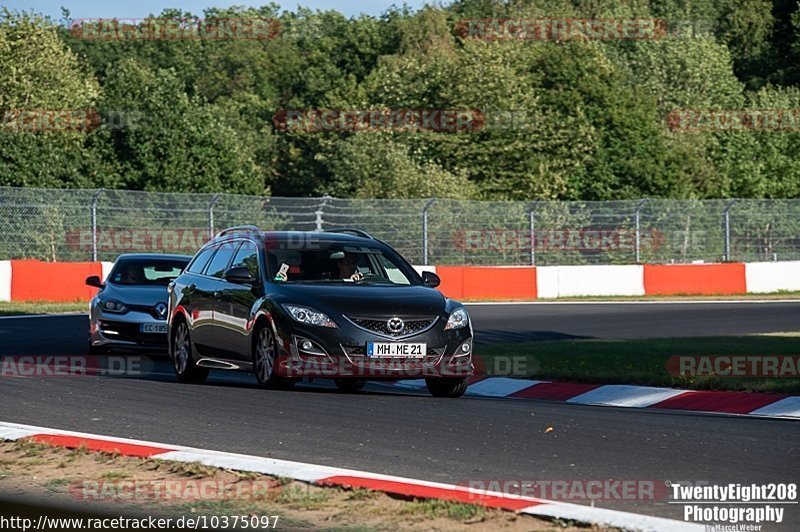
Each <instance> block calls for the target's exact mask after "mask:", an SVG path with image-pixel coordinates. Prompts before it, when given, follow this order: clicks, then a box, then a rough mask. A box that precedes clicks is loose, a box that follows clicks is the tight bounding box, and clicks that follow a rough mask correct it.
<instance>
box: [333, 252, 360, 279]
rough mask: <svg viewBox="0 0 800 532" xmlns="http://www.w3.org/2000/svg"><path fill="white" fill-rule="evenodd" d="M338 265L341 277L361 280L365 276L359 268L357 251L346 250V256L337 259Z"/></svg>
mask: <svg viewBox="0 0 800 532" xmlns="http://www.w3.org/2000/svg"><path fill="white" fill-rule="evenodd" d="M336 267H337V268H338V270H339V279H343V280H345V281H360V280H362V279H363V278H364V274H363V273H361V272H360V271H359V270H358V255H357V254H355V253H348V252H345V254H344V258H342V259H339V260H338V261H336Z"/></svg>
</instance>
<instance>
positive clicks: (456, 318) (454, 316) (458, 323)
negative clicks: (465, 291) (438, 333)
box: [444, 307, 469, 331]
mask: <svg viewBox="0 0 800 532" xmlns="http://www.w3.org/2000/svg"><path fill="white" fill-rule="evenodd" d="M467 325H469V315H468V314H467V310H466V309H465V308H464V307H459V308H457V309H455V310H454V311H453V312H452V313H450V317H449V318H447V325H445V326H444V330H445V331H447V330H450V329H463V328H464V327H466V326H467Z"/></svg>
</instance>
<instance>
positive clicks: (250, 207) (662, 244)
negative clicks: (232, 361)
mask: <svg viewBox="0 0 800 532" xmlns="http://www.w3.org/2000/svg"><path fill="white" fill-rule="evenodd" d="M242 224H254V225H258V226H260V227H262V228H264V229H272V230H299V231H314V230H320V229H330V228H334V227H353V228H359V229H363V230H365V231H368V232H370V233H371V234H373V235H374V236H375V237H377V238H380V239H382V240H385V241H387V242H388V243H390V244H391V245H393V246H394V247H395V248H397V249H398V250H399V251H400V252H401V253H402V254H403V255H405V256H406V257H407V258H408V259H409V260H410V261H411V262H413V263H416V264H426V263H427V264H486V265H528V264H536V265H550V264H630V263H637V262H642V263H644V262H647V263H687V262H693V261H706V262H719V261H781V260H800V200H705V201H700V200H661V199H658V200H657V199H648V200H633V201H609V202H550V201H548V202H486V201H460V200H445V199H420V200H356V199H338V198H330V197H324V198H276V197H259V196H240V195H233V194H184V193H158V192H137V191H122V190H61V189H31V188H10V187H0V259H9V258H36V259H41V260H47V261H89V260H113V259H114V258H115V257H116V256H117V255H119V254H121V253H127V252H155V253H162V252H171V253H185V254H193V253H194V251H196V250H197V249H198V248H199V247H200V246H201V245H202V244H203V242H205V241H206V240H207V239H208V238H209V236H210V235H213V234H214V233H215V232H216V231H219V230H220V229H222V228H224V227H229V226H233V225H242Z"/></svg>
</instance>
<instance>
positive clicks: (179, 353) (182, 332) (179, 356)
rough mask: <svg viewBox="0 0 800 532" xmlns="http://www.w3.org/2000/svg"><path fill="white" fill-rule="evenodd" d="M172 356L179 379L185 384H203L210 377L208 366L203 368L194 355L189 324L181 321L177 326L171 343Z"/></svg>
mask: <svg viewBox="0 0 800 532" xmlns="http://www.w3.org/2000/svg"><path fill="white" fill-rule="evenodd" d="M170 351H171V352H170V354H169V355H170V358H171V359H172V366H173V367H174V368H175V376H177V377H178V381H179V382H182V383H185V384H203V383H204V382H205V381H206V379H207V378H208V368H201V367H199V366H198V365H197V362H195V360H194V357H193V356H192V338H191V335H190V333H189V326H188V325H187V324H186V322H185V321H181V322H179V323H178V325H177V326H175V330H174V331H173V333H172V342H171V343H170Z"/></svg>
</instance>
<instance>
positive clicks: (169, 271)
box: [109, 259, 189, 286]
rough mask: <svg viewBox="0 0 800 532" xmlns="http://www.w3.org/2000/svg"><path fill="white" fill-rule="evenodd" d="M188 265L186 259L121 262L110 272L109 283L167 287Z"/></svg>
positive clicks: (129, 260) (130, 260)
mask: <svg viewBox="0 0 800 532" xmlns="http://www.w3.org/2000/svg"><path fill="white" fill-rule="evenodd" d="M188 263H189V260H188V259H186V260H176V259H128V260H121V261H118V262H117V264H116V265H115V266H114V269H113V270H112V271H111V274H110V275H109V281H110V282H111V283H113V284H118V285H142V286H167V285H168V284H169V283H170V281H172V280H174V279H175V278H176V277H178V276H179V275H180V274H181V272H182V271H183V269H184V268H185V267H186V265H187V264H188Z"/></svg>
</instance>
